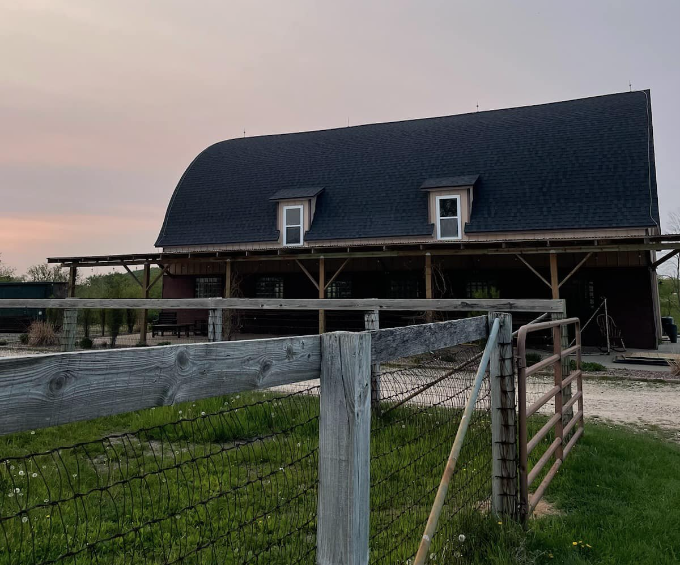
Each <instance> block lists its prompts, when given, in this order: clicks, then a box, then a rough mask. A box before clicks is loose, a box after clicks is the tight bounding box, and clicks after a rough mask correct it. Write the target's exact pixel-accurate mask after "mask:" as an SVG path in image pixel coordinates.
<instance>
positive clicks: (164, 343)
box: [156, 341, 172, 345]
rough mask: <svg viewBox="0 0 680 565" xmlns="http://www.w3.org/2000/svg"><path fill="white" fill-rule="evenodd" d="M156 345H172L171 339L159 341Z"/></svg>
mask: <svg viewBox="0 0 680 565" xmlns="http://www.w3.org/2000/svg"><path fill="white" fill-rule="evenodd" d="M156 345H172V342H171V341H159V342H158V343H157V344H156Z"/></svg>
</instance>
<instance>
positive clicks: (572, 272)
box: [555, 251, 593, 298]
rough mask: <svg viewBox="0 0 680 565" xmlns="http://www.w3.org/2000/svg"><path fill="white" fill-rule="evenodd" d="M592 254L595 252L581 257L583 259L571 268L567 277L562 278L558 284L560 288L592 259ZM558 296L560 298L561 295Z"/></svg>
mask: <svg viewBox="0 0 680 565" xmlns="http://www.w3.org/2000/svg"><path fill="white" fill-rule="evenodd" d="M592 254H593V252H592V251H591V252H590V253H588V254H587V255H586V256H585V257H584V258H583V259H581V260H580V261H579V263H578V265H576V266H575V267H574V268H573V269H572V270H571V272H570V273H569V274H568V275H567V276H566V277H564V279H562V282H561V283H560V284H559V285H558V288H561V287H562V285H563V284H564V283H565V282H567V281H568V280H569V278H570V277H571V276H572V275H573V274H574V273H575V272H576V271H578V270H579V269H580V268H581V266H582V265H583V264H584V263H585V262H586V261H587V260H588V259H590V256H591V255H592ZM555 261H557V257H555ZM558 298H559V297H558Z"/></svg>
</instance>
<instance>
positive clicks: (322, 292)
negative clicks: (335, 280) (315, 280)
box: [300, 256, 326, 334]
mask: <svg viewBox="0 0 680 565" xmlns="http://www.w3.org/2000/svg"><path fill="white" fill-rule="evenodd" d="M300 267H302V264H300ZM302 268H303V269H304V267H302ZM325 279H326V261H325V259H324V258H323V256H321V257H319V284H318V285H317V287H316V288H317V289H318V290H319V298H320V299H324V298H325V297H326V286H325V285H324V280H325ZM325 331H326V312H325V311H324V310H322V309H319V333H320V334H322V333H324V332H325Z"/></svg>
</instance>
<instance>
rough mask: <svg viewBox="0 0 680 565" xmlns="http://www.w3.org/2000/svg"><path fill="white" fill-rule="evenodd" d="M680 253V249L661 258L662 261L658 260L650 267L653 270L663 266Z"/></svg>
mask: <svg viewBox="0 0 680 565" xmlns="http://www.w3.org/2000/svg"><path fill="white" fill-rule="evenodd" d="M678 253H680V249H676V250H675V251H671V252H670V253H668V254H667V255H664V256H663V257H661V259H657V260H656V261H654V263H652V264H651V265H650V267H651V268H652V269H656V268H657V267H658V266H659V265H663V264H664V263H665V262H666V261H668V260H669V259H672V258H673V257H675V256H676V255H677V254H678Z"/></svg>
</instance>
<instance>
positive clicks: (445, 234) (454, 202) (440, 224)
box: [437, 196, 461, 239]
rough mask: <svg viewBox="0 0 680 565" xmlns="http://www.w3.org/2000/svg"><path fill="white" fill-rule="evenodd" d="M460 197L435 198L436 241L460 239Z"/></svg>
mask: <svg viewBox="0 0 680 565" xmlns="http://www.w3.org/2000/svg"><path fill="white" fill-rule="evenodd" d="M460 214H461V209H460V196H437V239H460V237H461V225H460V223H461V222H460Z"/></svg>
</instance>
